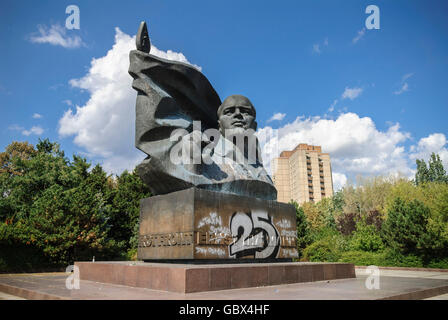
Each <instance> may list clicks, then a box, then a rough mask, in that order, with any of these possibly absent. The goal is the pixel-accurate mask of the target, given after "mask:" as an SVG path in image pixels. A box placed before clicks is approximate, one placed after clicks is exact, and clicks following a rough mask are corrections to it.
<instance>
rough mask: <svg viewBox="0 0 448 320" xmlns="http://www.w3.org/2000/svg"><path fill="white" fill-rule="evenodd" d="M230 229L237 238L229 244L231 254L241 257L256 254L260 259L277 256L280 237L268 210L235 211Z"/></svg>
mask: <svg viewBox="0 0 448 320" xmlns="http://www.w3.org/2000/svg"><path fill="white" fill-rule="evenodd" d="M230 230H231V232H232V237H233V238H236V240H235V241H234V242H233V243H231V244H230V246H229V252H230V255H231V256H235V257H236V258H241V257H244V256H248V255H254V254H255V258H258V259H263V258H265V259H267V258H275V257H276V256H277V253H278V250H279V247H280V238H279V234H278V231H277V229H276V228H275V226H274V225H273V223H272V219H271V217H269V216H268V214H267V212H265V211H260V210H254V211H252V212H251V213H243V212H235V213H234V214H233V215H232V218H231V219H230Z"/></svg>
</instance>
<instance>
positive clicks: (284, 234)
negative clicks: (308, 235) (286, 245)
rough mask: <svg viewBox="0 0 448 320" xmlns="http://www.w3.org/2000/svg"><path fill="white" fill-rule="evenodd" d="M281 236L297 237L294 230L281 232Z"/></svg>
mask: <svg viewBox="0 0 448 320" xmlns="http://www.w3.org/2000/svg"><path fill="white" fill-rule="evenodd" d="M281 235H282V236H285V237H293V238H296V237H297V231H296V230H282V231H281Z"/></svg>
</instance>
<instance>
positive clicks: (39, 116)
mask: <svg viewBox="0 0 448 320" xmlns="http://www.w3.org/2000/svg"><path fill="white" fill-rule="evenodd" d="M42 117H43V116H42V115H41V114H39V113H35V114H33V119H41V118H42Z"/></svg>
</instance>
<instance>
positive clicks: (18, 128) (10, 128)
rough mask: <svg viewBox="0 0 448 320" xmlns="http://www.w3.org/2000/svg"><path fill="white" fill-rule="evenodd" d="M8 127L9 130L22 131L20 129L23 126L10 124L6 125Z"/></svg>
mask: <svg viewBox="0 0 448 320" xmlns="http://www.w3.org/2000/svg"><path fill="white" fill-rule="evenodd" d="M8 129H9V130H13V131H22V130H24V129H25V128H24V127H21V126H19V125H18V124H12V125H10V126H9V127H8Z"/></svg>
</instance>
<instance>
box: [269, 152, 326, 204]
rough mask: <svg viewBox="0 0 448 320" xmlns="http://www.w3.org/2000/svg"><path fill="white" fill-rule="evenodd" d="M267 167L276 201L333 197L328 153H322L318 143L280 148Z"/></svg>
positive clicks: (317, 199) (298, 200)
mask: <svg viewBox="0 0 448 320" xmlns="http://www.w3.org/2000/svg"><path fill="white" fill-rule="evenodd" d="M271 168H272V173H273V174H272V178H273V181H274V185H275V187H276V188H277V201H279V202H286V203H288V202H289V201H291V200H294V201H296V202H297V203H299V204H302V203H304V202H308V201H311V202H318V201H320V200H322V199H323V198H325V197H331V196H333V179H332V176H331V164H330V155H329V154H328V153H322V149H321V147H320V146H311V145H307V144H299V145H298V146H297V147H295V149H294V150H292V151H283V152H282V153H280V157H279V158H275V159H274V160H273V161H272V165H271Z"/></svg>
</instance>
